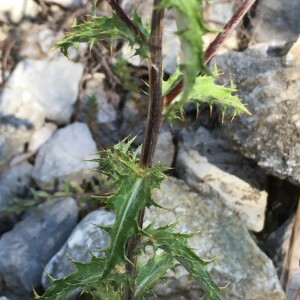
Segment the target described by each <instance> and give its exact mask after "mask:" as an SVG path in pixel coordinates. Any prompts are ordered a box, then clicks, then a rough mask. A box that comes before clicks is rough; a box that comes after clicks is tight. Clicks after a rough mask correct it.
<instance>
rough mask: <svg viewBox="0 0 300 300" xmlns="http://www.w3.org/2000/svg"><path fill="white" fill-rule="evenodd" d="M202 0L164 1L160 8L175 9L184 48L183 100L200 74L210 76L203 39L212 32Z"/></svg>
mask: <svg viewBox="0 0 300 300" xmlns="http://www.w3.org/2000/svg"><path fill="white" fill-rule="evenodd" d="M201 3H202V0H189V1H187V0H162V1H161V2H160V4H159V6H158V7H159V8H173V9H174V11H175V19H176V24H177V28H178V32H177V34H178V36H179V38H180V42H181V48H182V67H183V73H184V87H183V93H182V95H181V97H182V98H186V97H187V96H188V94H189V92H190V90H191V89H192V88H193V86H194V84H195V78H196V77H197V75H198V73H199V72H201V73H202V74H209V70H208V69H207V67H206V66H205V61H204V50H203V45H204V43H203V38H202V36H203V35H204V34H206V33H208V32H211V31H212V30H210V29H209V28H208V27H207V26H206V24H205V22H204V19H203V16H202V10H201Z"/></svg>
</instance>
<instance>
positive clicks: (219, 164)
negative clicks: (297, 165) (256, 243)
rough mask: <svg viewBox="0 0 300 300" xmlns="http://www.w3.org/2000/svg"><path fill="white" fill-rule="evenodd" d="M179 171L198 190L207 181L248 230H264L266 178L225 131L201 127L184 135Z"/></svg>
mask: <svg viewBox="0 0 300 300" xmlns="http://www.w3.org/2000/svg"><path fill="white" fill-rule="evenodd" d="M176 168H177V170H178V173H179V176H180V177H181V178H183V179H184V180H185V181H186V182H187V183H188V184H189V185H191V186H192V187H194V188H195V189H198V187H199V183H202V182H204V183H205V184H207V185H208V186H209V187H210V188H211V189H212V193H214V194H215V195H216V196H217V197H218V196H220V197H221V199H222V200H223V201H225V203H226V205H227V206H228V207H229V208H230V209H232V210H233V211H234V212H235V213H237V214H238V215H239V216H240V218H241V219H242V220H243V222H244V223H245V224H246V226H247V228H248V229H250V230H253V231H256V232H259V231H261V230H262V229H263V226H264V220H265V209H266V205H267V193H266V191H265V190H264V188H265V185H266V177H265V175H264V173H263V172H262V171H261V170H259V169H258V168H257V167H255V166H253V165H251V162H250V161H249V160H247V159H244V158H243V157H242V155H241V154H239V153H238V152H236V151H233V149H232V147H231V145H230V142H229V141H228V140H226V139H224V138H223V137H222V132H220V131H218V130H214V131H211V132H209V131H208V130H206V129H205V128H204V127H199V129H198V130H197V131H196V132H188V131H186V130H183V131H182V132H181V134H180V142H179V149H178V154H177V163H176Z"/></svg>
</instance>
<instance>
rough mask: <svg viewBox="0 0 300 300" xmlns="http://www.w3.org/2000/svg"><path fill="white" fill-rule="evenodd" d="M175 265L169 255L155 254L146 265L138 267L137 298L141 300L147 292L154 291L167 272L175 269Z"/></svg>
mask: <svg viewBox="0 0 300 300" xmlns="http://www.w3.org/2000/svg"><path fill="white" fill-rule="evenodd" d="M174 265H175V264H174V258H173V257H172V255H170V254H168V253H164V254H162V255H156V254H154V256H153V257H152V258H150V259H149V260H148V261H147V262H146V263H145V264H143V265H138V266H137V276H136V280H135V286H136V288H135V295H134V296H135V298H136V299H140V298H141V297H142V295H143V294H144V293H145V292H146V291H148V290H150V289H152V288H153V287H154V286H155V284H156V283H157V282H158V281H159V280H160V279H162V278H164V277H165V274H166V272H167V270H168V269H171V268H173V267H174Z"/></svg>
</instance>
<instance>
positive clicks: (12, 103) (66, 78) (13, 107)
mask: <svg viewBox="0 0 300 300" xmlns="http://www.w3.org/2000/svg"><path fill="white" fill-rule="evenodd" d="M82 73H83V66H82V65H81V64H78V63H73V62H71V61H69V60H68V59H66V58H64V57H56V58H52V59H47V60H23V61H21V62H20V63H19V64H18V65H17V67H16V69H15V70H14V72H13V74H12V76H11V78H10V79H9V81H8V83H7V87H6V88H5V89H4V91H3V95H2V101H1V103H0V112H1V113H2V114H3V115H8V114H12V115H15V116H16V117H19V118H21V117H22V118H25V119H29V120H31V119H33V121H32V122H33V124H35V123H38V124H39V127H41V125H42V123H43V119H44V118H47V119H49V120H51V121H55V122H57V123H67V122H68V121H69V120H70V117H71V114H72V111H73V104H74V103H75V101H76V98H77V93H78V84H79V81H80V78H81V76H82ZM33 112H34V113H33ZM36 119H37V120H36Z"/></svg>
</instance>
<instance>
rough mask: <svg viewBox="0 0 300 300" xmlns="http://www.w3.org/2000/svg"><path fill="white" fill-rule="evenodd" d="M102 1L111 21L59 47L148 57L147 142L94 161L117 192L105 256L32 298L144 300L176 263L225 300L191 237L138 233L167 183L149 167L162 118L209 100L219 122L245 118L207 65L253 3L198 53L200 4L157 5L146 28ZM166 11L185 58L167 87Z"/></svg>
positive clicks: (192, 0) (194, 0) (88, 25)
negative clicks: (119, 48)
mask: <svg viewBox="0 0 300 300" xmlns="http://www.w3.org/2000/svg"><path fill="white" fill-rule="evenodd" d="M107 1H108V3H109V4H110V5H111V7H112V10H113V14H112V16H111V17H104V16H95V15H93V16H92V17H91V21H88V22H85V23H82V24H79V25H74V27H73V31H72V32H71V33H68V34H67V35H66V36H65V38H64V39H63V40H62V41H60V42H59V43H58V44H57V47H59V48H60V49H61V51H62V52H63V53H64V54H65V55H68V48H69V47H70V46H75V47H76V46H78V45H79V43H81V42H86V43H88V44H89V45H90V47H92V46H93V45H94V44H95V43H97V42H99V41H100V40H101V39H113V40H114V39H126V40H127V41H129V44H130V45H131V46H135V49H136V53H135V54H136V55H140V56H141V57H142V58H144V59H147V61H148V66H149V106H148V117H147V126H146V130H145V136H144V142H143V145H141V146H140V147H139V148H138V149H136V150H135V151H131V145H132V143H133V141H134V138H133V139H130V140H129V139H126V138H125V139H124V140H122V141H120V142H119V143H118V144H116V145H114V146H113V147H111V148H109V149H106V150H103V151H101V152H99V158H98V159H96V161H97V162H98V165H99V172H102V173H104V174H106V175H107V176H108V178H109V179H110V180H112V181H113V182H114V184H115V191H114V193H113V194H111V195H109V196H107V197H106V198H105V197H102V198H101V201H105V202H106V204H107V208H109V209H111V210H113V211H114V212H115V215H116V220H115V223H114V224H113V225H112V226H109V227H105V228H103V227H102V228H103V229H105V230H106V231H107V232H108V234H109V236H110V243H109V244H108V245H107V247H106V248H105V249H103V256H101V257H97V256H94V255H93V254H92V253H91V260H90V261H89V262H79V261H74V260H73V259H72V258H70V260H71V261H72V262H73V263H74V264H75V265H76V268H77V270H76V271H75V272H73V273H71V274H70V275H68V276H66V277H64V278H61V279H54V278H51V279H52V285H51V287H50V288H49V289H47V290H46V292H45V293H44V294H43V295H41V296H39V295H38V294H36V293H35V299H43V300H48V299H53V300H60V299H61V300H65V299H67V297H68V295H69V294H70V292H72V291H73V290H74V289H76V288H80V289H81V292H82V293H88V294H90V295H92V296H93V297H94V299H105V300H110V299H111V300H112V299H114V300H115V299H116V300H117V299H125V300H129V299H144V295H145V293H147V292H148V291H151V290H152V289H153V288H154V286H155V285H156V283H157V282H158V281H159V280H161V279H164V278H165V277H166V272H167V271H168V270H169V269H176V268H177V267H178V266H179V265H181V266H182V267H184V268H185V269H186V270H187V271H188V273H189V274H190V276H191V277H192V278H194V279H195V281H196V282H197V283H198V284H199V286H200V287H201V289H202V290H203V292H204V294H205V296H207V298H210V299H215V300H219V299H221V298H222V296H221V288H220V287H218V285H217V284H216V283H215V282H214V280H213V279H212V277H211V276H210V274H209V272H208V271H207V269H206V266H207V265H208V264H209V263H211V261H212V260H209V259H203V258H200V257H198V256H197V255H196V253H195V252H194V250H193V249H192V248H190V247H189V246H188V239H189V237H190V236H191V235H190V234H182V233H178V232H174V226H175V225H174V224H168V225H167V226H164V227H158V228H155V227H154V226H153V225H152V224H150V225H149V226H147V227H146V228H143V218H144V213H145V209H147V208H148V207H149V206H151V205H154V206H157V205H158V204H156V203H155V201H154V200H153V199H152V196H151V194H152V191H153V190H154V189H156V188H159V187H160V183H161V182H162V180H163V179H164V177H165V175H164V171H166V168H165V167H164V166H162V165H160V164H158V165H156V166H152V158H153V155H154V151H155V145H156V143H157V139H158V134H159V130H160V127H161V123H162V121H163V118H167V119H168V120H169V121H172V119H174V118H176V117H181V116H182V115H183V113H184V107H185V105H186V104H187V103H188V102H193V103H195V104H196V106H199V105H200V103H202V102H207V103H208V104H209V106H210V107H211V108H212V107H213V106H214V105H218V106H220V107H221V111H222V116H224V114H225V112H226V110H227V109H230V111H231V114H232V115H233V116H236V115H239V114H241V113H245V114H249V111H248V110H247V108H246V107H245V106H244V104H243V103H242V102H241V100H240V99H239V98H238V96H236V95H235V94H234V93H235V92H236V89H235V87H234V85H233V83H231V84H230V86H229V87H225V86H219V85H217V84H215V77H216V76H218V73H217V71H216V69H215V71H214V72H212V73H211V72H210V71H209V69H208V68H207V66H206V63H207V62H208V60H210V58H211V57H212V56H213V55H214V53H215V51H216V49H217V48H218V47H219V45H220V44H221V42H222V41H223V40H224V39H225V38H226V36H228V34H229V33H230V31H232V30H233V28H234V26H236V24H237V23H238V22H239V21H240V20H241V19H242V17H243V16H244V15H245V13H246V12H247V10H249V8H250V7H251V5H252V4H253V3H254V0H246V1H245V2H244V3H243V4H242V6H241V7H240V8H239V9H238V11H237V12H236V14H235V15H234V16H233V17H232V19H231V20H230V21H229V23H228V24H227V25H226V26H225V28H224V31H222V32H220V33H219V34H218V36H217V38H216V40H215V41H214V42H213V43H212V44H211V45H210V46H209V47H208V49H207V50H206V52H204V50H203V40H202V36H203V35H204V34H206V33H208V32H210V31H211V30H210V29H209V27H208V26H207V25H206V24H205V22H204V20H203V17H202V14H201V2H202V1H201V0H189V1H186V0H154V1H153V12H152V19H151V24H150V27H149V26H148V27H147V26H145V25H144V24H143V22H142V20H141V18H140V16H139V15H138V14H137V12H135V13H134V15H133V17H132V18H129V17H128V16H127V15H126V14H125V13H124V11H123V10H122V8H121V7H120V6H119V5H118V4H117V2H115V1H114V0H107ZM95 4H96V3H95ZM165 9H172V10H173V11H174V15H175V18H176V22H177V27H178V32H177V35H178V36H179V38H180V41H181V45H182V52H183V58H182V62H181V65H180V66H179V67H178V69H177V70H176V72H174V74H171V76H170V78H169V79H168V80H167V81H163V80H162V77H163V76H162V74H163V71H162V33H163V18H164V10H165ZM199 74H200V75H199ZM139 153H141V155H140V156H139ZM199 229H200V228H199ZM146 247H151V249H152V251H151V253H152V254H151V255H150V256H149V258H148V260H147V261H146V262H144V263H139V262H138V259H137V258H138V256H139V255H140V254H141V253H142V252H143V251H145V248H146Z"/></svg>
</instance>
